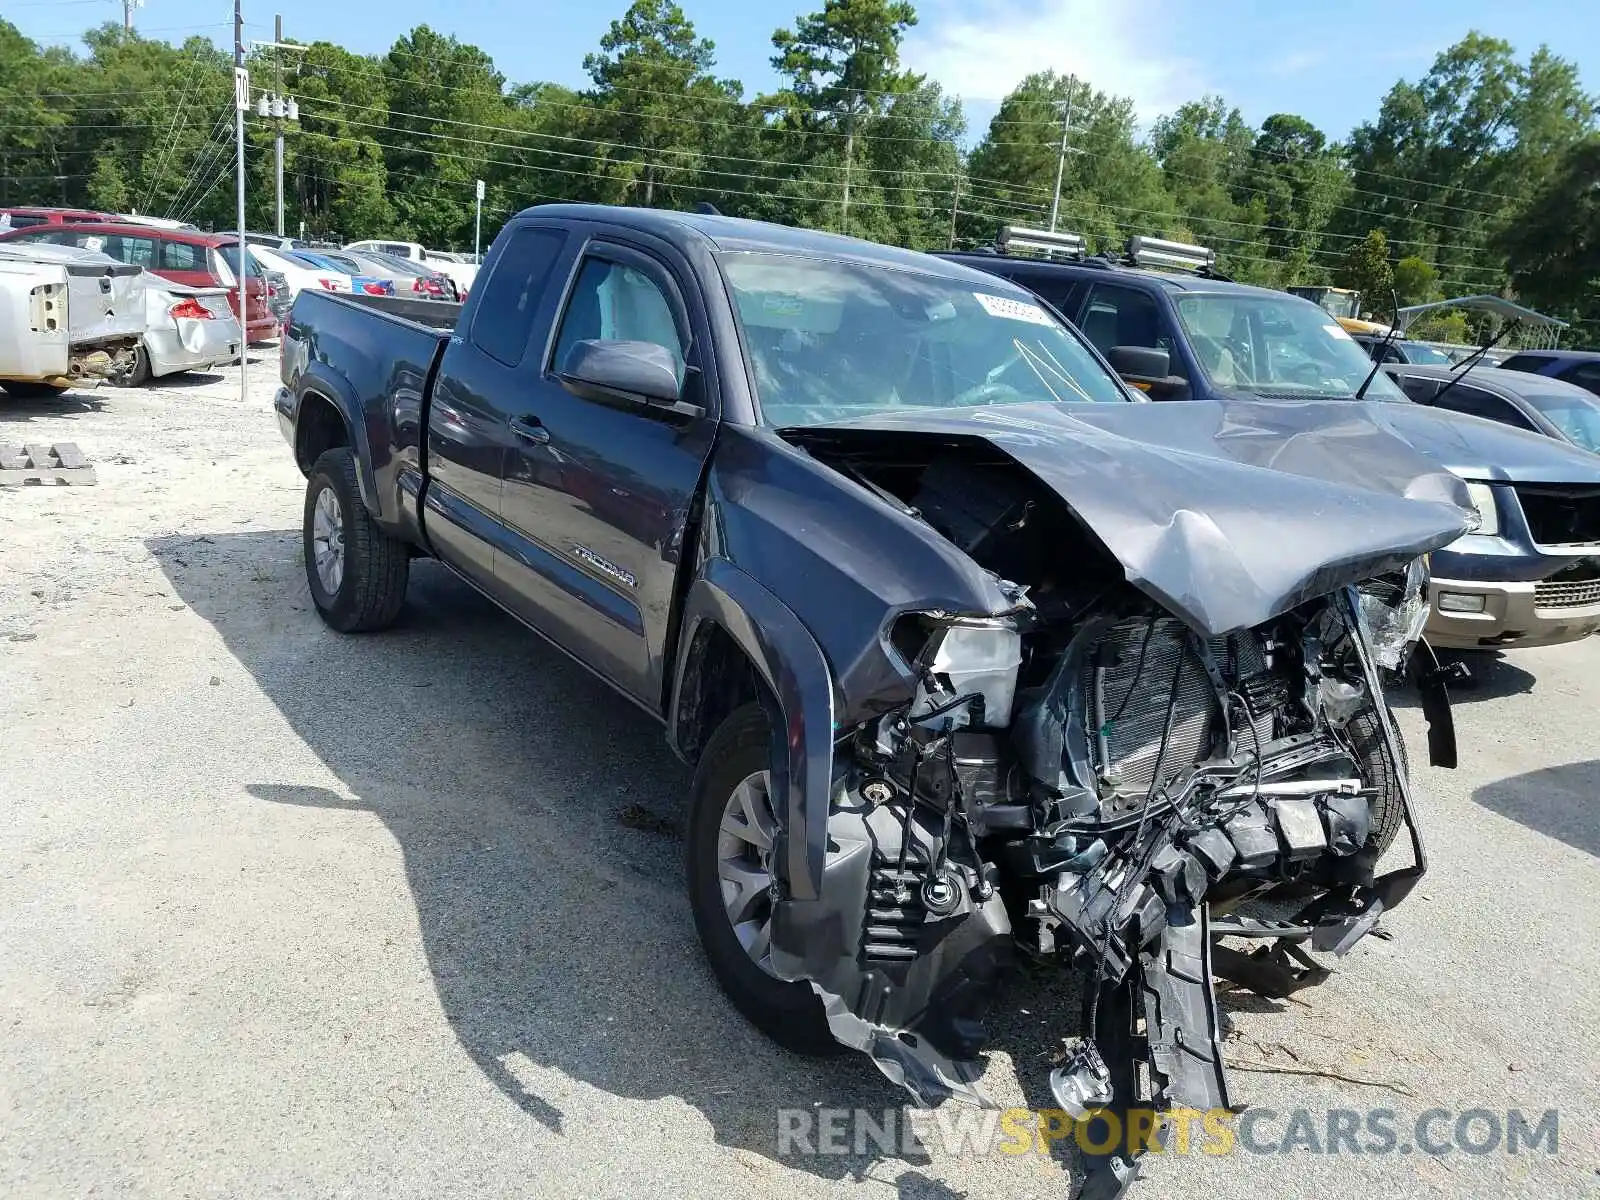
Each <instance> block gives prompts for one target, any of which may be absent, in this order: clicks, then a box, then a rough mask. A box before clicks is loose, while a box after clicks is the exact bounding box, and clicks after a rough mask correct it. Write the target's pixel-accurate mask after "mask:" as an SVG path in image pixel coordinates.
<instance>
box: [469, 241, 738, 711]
mask: <svg viewBox="0 0 1600 1200" xmlns="http://www.w3.org/2000/svg"><path fill="white" fill-rule="evenodd" d="M621 238H622V235H617V237H616V238H612V237H610V236H607V237H604V238H601V237H596V238H593V239H591V240H589V241H588V242H587V244H585V245H582V246H575V247H574V259H575V261H574V263H573V265H572V270H571V273H570V275H569V277H568V278H569V282H568V286H567V288H566V290H565V295H564V296H563V298H562V304H561V312H560V314H559V316H558V317H557V319H556V321H555V322H554V324H553V326H552V328H553V336H552V337H550V339H549V341H548V343H547V344H546V345H543V346H541V347H538V348H537V350H536V351H534V350H530V353H529V355H528V361H527V362H526V363H525V365H524V370H523V374H522V379H521V386H520V387H519V388H518V389H516V392H515V394H514V396H513V397H512V408H513V411H511V412H510V413H509V414H508V416H509V420H510V427H511V429H512V431H513V434H514V440H513V445H512V447H511V450H510V451H509V453H508V454H507V456H506V472H505V488H504V492H503V507H502V511H503V514H504V520H505V525H506V535H507V541H506V548H505V551H504V552H503V553H502V554H501V555H500V557H499V558H498V559H497V560H496V564H495V569H496V572H497V573H498V574H499V576H500V579H501V582H502V585H503V586H504V588H505V590H506V591H507V592H508V593H509V594H510V595H511V596H512V597H513V598H514V599H513V600H512V603H513V604H514V605H515V606H516V608H517V611H518V613H519V615H521V616H522V617H523V619H524V620H526V621H528V622H529V623H530V624H532V625H533V626H534V627H535V628H537V629H539V630H540V631H541V632H543V633H544V634H545V635H546V636H548V637H550V638H551V639H552V640H554V641H555V642H556V643H557V644H559V645H561V646H563V647H565V648H566V649H567V650H569V651H571V652H572V653H573V654H574V655H575V656H576V657H577V658H578V659H580V660H581V661H583V662H585V663H587V664H588V665H589V666H591V667H593V668H594V669H595V670H597V671H599V672H600V673H601V674H602V675H605V676H606V677H607V678H609V679H610V680H611V681H612V682H613V683H615V684H616V685H617V686H618V687H620V688H622V689H623V690H624V691H626V692H629V693H630V694H632V695H633V696H635V697H637V698H638V699H639V700H640V701H641V702H643V703H644V704H646V705H647V706H648V707H650V708H651V709H652V710H653V709H656V708H658V707H659V706H660V703H661V693H662V679H663V677H664V666H663V659H664V655H665V654H666V639H667V631H668V620H669V617H670V614H671V611H672V603H673V598H674V588H675V585H676V582H677V576H678V567H679V563H680V561H681V559H682V557H683V554H684V553H685V546H684V542H685V530H686V528H687V525H688V522H689V520H690V519H691V516H692V510H693V507H694V503H695V498H696V494H697V492H698V490H699V485H700V479H701V475H702V471H703V468H704V465H705V461H706V458H707V457H708V455H709V454H710V452H711V445H712V440H713V435H714V433H715V430H716V412H717V396H716V387H715V380H714V379H713V378H711V377H710V376H709V374H708V373H709V372H710V371H712V370H714V365H713V362H712V358H713V356H712V355H711V354H710V353H709V338H708V334H707V332H706V330H707V322H706V316H705V310H704V307H703V301H702V298H701V296H700V293H699V291H698V288H697V287H696V286H695V284H694V278H693V275H692V274H691V272H689V271H688V270H687V268H686V266H685V265H684V264H681V263H679V262H677V261H676V260H675V259H674V258H673V257H672V252H671V251H669V250H667V249H666V248H664V247H651V246H649V245H647V244H645V243H644V242H643V240H642V239H641V241H640V242H638V243H634V242H632V241H631V239H629V240H628V241H624V240H621ZM574 240H576V239H574ZM493 282H494V281H493V280H491V281H490V286H491V287H492V286H493ZM552 290H553V289H552ZM588 340H602V341H643V342H653V343H655V344H656V345H659V346H663V347H665V348H666V349H667V350H668V351H669V352H670V353H671V355H672V356H673V359H674V362H675V364H676V366H677V372H678V376H679V379H680V381H681V383H682V393H681V394H682V399H683V400H684V401H685V402H686V403H685V404H683V405H679V406H678V409H677V410H674V409H671V408H667V407H664V406H659V405H653V404H644V403H636V402H630V401H626V400H620V399H619V400H597V399H589V398H582V397H579V396H577V395H574V394H573V393H572V392H571V391H569V390H568V389H567V388H566V387H565V386H564V385H563V384H562V383H561V381H560V380H559V379H558V378H557V372H558V371H559V369H560V368H561V366H562V364H563V363H564V362H565V360H566V356H567V354H568V353H569V352H570V351H571V348H572V346H573V345H574V344H575V343H577V342H580V341H588ZM691 409H692V411H689V410H691Z"/></svg>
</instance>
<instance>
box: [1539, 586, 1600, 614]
mask: <svg viewBox="0 0 1600 1200" xmlns="http://www.w3.org/2000/svg"><path fill="white" fill-rule="evenodd" d="M1587 604H1600V579H1585V580H1580V581H1577V582H1567V583H1536V584H1534V585H1533V606H1534V607H1535V608H1582V607H1583V606H1584V605H1587Z"/></svg>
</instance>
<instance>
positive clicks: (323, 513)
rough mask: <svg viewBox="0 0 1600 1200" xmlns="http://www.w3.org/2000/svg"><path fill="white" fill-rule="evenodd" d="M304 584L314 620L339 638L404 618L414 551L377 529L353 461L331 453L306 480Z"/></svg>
mask: <svg viewBox="0 0 1600 1200" xmlns="http://www.w3.org/2000/svg"><path fill="white" fill-rule="evenodd" d="M303 541H304V545H305V562H306V583H307V584H308V585H309V587H310V588H311V599H312V601H313V602H314V603H315V604H316V606H317V614H318V615H319V616H320V617H321V618H322V619H323V620H324V621H326V622H327V623H328V625H329V626H331V627H332V628H334V629H337V630H338V631H339V632H340V633H364V632H368V631H370V630H375V629H387V628H388V627H389V626H390V625H393V624H394V621H395V618H396V617H398V616H399V615H400V609H401V608H402V607H403V606H404V604H405V600H406V583H407V581H408V580H409V579H410V575H411V547H410V546H408V545H407V544H406V543H405V542H403V541H401V540H400V539H399V538H393V537H390V536H389V535H388V534H386V533H384V532H383V530H381V529H379V528H378V525H377V522H375V521H374V520H373V519H372V514H371V513H369V512H368V511H367V506H366V505H365V504H364V503H363V502H362V500H361V485H360V483H359V481H358V480H357V478H356V456H355V454H354V453H353V452H352V451H351V450H350V448H349V447H348V446H338V447H335V448H334V449H332V450H328V451H326V452H325V453H323V455H322V456H321V457H320V458H318V459H317V461H316V463H315V465H314V466H312V468H311V476H310V478H309V479H307V480H306V505H305V522H304V530H303Z"/></svg>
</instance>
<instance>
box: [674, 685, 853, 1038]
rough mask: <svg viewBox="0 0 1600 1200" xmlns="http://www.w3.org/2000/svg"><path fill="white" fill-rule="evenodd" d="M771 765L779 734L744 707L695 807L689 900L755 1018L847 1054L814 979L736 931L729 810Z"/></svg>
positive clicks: (715, 754)
mask: <svg viewBox="0 0 1600 1200" xmlns="http://www.w3.org/2000/svg"><path fill="white" fill-rule="evenodd" d="M771 767H772V735H771V732H770V730H769V727H768V725H767V718H766V715H765V714H764V713H763V712H762V709H761V706H760V705H759V704H747V705H745V706H744V707H743V708H740V709H738V710H737V711H736V712H734V713H733V714H732V715H731V716H730V717H728V719H727V720H726V721H724V722H723V723H722V724H721V725H720V726H719V727H718V729H717V731H716V732H715V733H714V734H712V735H711V740H710V741H709V742H707V743H706V747H705V750H704V752H703V753H702V754H701V755H700V763H699V766H698V767H697V768H696V770H695V776H694V787H693V792H692V798H691V801H690V810H689V838H688V843H689V844H688V847H687V850H688V876H689V905H690V908H691V909H692V910H693V912H694V923H695V928H696V929H697V930H698V931H699V933H700V943H701V945H703V946H704V947H705V952H706V959H707V960H708V961H709V962H710V964H711V970H712V973H713V974H715V975H716V977H717V982H718V983H720V984H721V985H722V990H723V991H724V992H726V993H727V995H728V998H729V999H730V1000H732V1001H733V1004H734V1007H735V1008H737V1009H738V1010H739V1011H740V1012H741V1013H743V1014H744V1015H745V1017H746V1018H748V1019H749V1021H750V1023H751V1024H753V1025H754V1026H755V1027H756V1028H758V1029H760V1030H761V1032H763V1033H765V1034H766V1035H767V1036H768V1037H770V1038H771V1039H772V1040H773V1041H775V1042H777V1043H778V1044H779V1045H780V1046H783V1047H785V1048H787V1049H789V1050H793V1051H795V1052H796V1053H799V1054H810V1055H816V1056H819V1057H820V1056H832V1055H836V1054H842V1053H843V1052H844V1051H845V1049H846V1047H844V1046H842V1045H840V1043H838V1042H837V1041H835V1040H834V1038H833V1034H832V1033H830V1032H829V1030H828V1021H827V1017H826V1015H825V1014H824V1012H823V1008H822V1001H821V1000H820V999H819V998H818V996H817V994H816V993H815V992H814V991H812V990H811V985H810V984H809V983H806V982H805V981H803V980H801V981H798V982H790V981H788V980H784V979H779V978H778V977H777V976H776V975H772V974H770V973H768V971H766V970H764V969H763V968H762V967H761V966H759V965H758V964H757V962H756V960H755V959H754V958H752V957H751V952H750V951H748V950H746V948H745V945H744V944H743V943H741V941H740V940H739V936H738V934H736V933H735V931H734V925H733V921H732V919H731V917H730V914H729V911H728V906H727V904H726V902H725V900H724V896H723V880H722V874H721V867H722V865H723V857H724V854H723V849H724V847H723V841H724V824H725V822H724V815H725V814H726V813H728V812H729V810H730V806H731V805H733V804H734V803H735V795H736V792H737V790H738V789H739V787H740V785H741V784H743V783H745V782H747V781H748V780H750V779H751V777H752V776H758V775H760V774H761V773H762V772H770V770H771Z"/></svg>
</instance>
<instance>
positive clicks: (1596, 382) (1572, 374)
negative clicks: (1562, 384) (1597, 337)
mask: <svg viewBox="0 0 1600 1200" xmlns="http://www.w3.org/2000/svg"><path fill="white" fill-rule="evenodd" d="M1556 378H1557V379H1564V380H1566V381H1567V382H1568V383H1575V384H1577V385H1578V386H1579V387H1581V388H1588V389H1589V390H1590V391H1591V392H1593V393H1594V394H1595V395H1597V396H1600V362H1581V363H1577V364H1575V365H1574V366H1570V367H1568V368H1567V369H1566V370H1565V371H1562V372H1561V374H1559V375H1558V376H1556Z"/></svg>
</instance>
